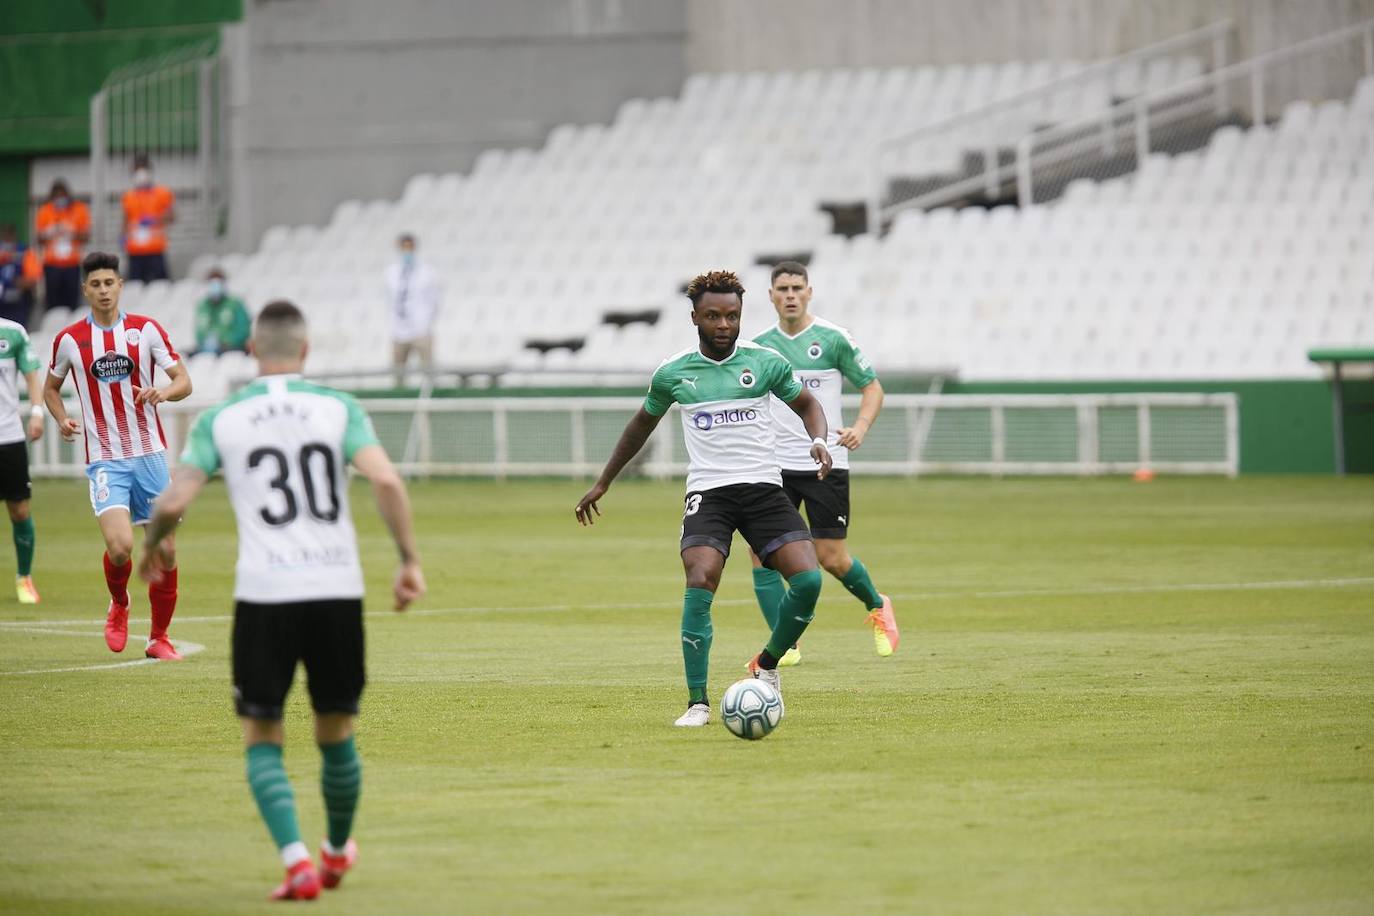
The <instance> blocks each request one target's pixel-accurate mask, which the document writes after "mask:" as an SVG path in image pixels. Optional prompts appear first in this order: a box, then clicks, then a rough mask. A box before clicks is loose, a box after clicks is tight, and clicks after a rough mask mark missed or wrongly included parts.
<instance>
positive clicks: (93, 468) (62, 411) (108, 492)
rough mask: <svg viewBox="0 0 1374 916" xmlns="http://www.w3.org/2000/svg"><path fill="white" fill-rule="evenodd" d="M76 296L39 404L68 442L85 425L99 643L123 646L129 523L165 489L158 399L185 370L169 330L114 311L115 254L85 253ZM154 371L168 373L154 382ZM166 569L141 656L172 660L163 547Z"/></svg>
mask: <svg viewBox="0 0 1374 916" xmlns="http://www.w3.org/2000/svg"><path fill="white" fill-rule="evenodd" d="M81 276H82V281H81V293H82V295H84V296H85V297H86V301H87V302H88V303H90V306H91V313H90V315H89V316H87V317H86V318H83V319H81V320H80V321H78V322H76V323H75V324H72V325H68V326H67V327H65V328H63V329H62V330H61V331H60V332H59V333H58V335H57V337H56V339H54V340H53V345H52V363H51V365H50V366H49V367H48V380H47V382H46V384H45V385H44V386H43V401H44V403H46V404H47V405H48V412H49V413H51V414H52V417H53V419H54V420H56V421H57V428H58V431H59V432H61V433H62V437H63V438H64V439H66V440H67V441H69V442H70V441H72V440H73V439H75V438H76V436H77V435H78V434H79V433H80V432H81V431H82V427H84V428H85V440H86V476H87V477H88V478H89V479H90V488H91V508H92V509H94V510H95V516H96V522H97V523H98V524H99V525H100V533H101V535H102V536H103V537H104V539H105V587H106V588H108V589H109V591H110V605H109V607H108V609H107V610H106V612H105V644H106V645H107V646H109V647H110V650H111V651H113V652H122V651H124V645H125V643H126V642H127V641H128V638H129V573H130V572H131V571H132V570H133V562H132V560H131V554H132V551H133V548H134V529H133V526H134V525H143V524H146V523H147V521H148V513H149V512H150V511H151V509H152V505H153V500H154V499H156V498H157V495H158V494H159V493H161V492H162V490H163V488H164V487H166V486H167V459H166V456H165V454H164V452H165V451H166V449H167V440H166V438H165V437H164V436H163V435H162V421H161V420H160V419H158V415H157V405H158V404H161V403H162V402H163V401H180V400H181V399H182V398H185V397H186V396H187V395H189V394H190V393H191V376H190V375H188V374H187V372H186V367H185V366H184V365H182V362H181V357H179V356H177V351H176V350H175V349H174V348H173V347H172V342H171V340H170V339H168V337H167V332H166V331H164V330H163V329H162V325H160V324H158V323H157V322H156V321H154V320H153V319H151V318H147V317H144V316H143V315H129V314H126V313H124V312H121V311H120V310H119V297H120V293H122V292H123V290H124V281H123V280H121V279H120V277H119V258H118V257H116V256H115V255H112V254H107V253H105V252H101V251H93V252H91V253H90V254H88V255H86V258H85V260H83V261H82V262H81ZM156 369H161V370H162V371H163V372H165V373H166V374H167V377H168V378H169V379H170V380H171V384H169V385H168V386H167V387H166V388H157V387H155V386H154V385H153V381H154V371H155V370H156ZM68 373H70V374H71V375H72V376H73V379H72V380H73V381H74V382H75V383H76V394H77V398H78V399H79V400H80V402H81V423H77V422H76V420H74V419H72V418H71V417H69V416H67V410H66V408H65V407H64V406H63V404H62V383H63V381H64V380H65V379H66V377H67V375H68ZM167 564H168V571H167V575H166V576H165V577H163V579H162V580H161V581H160V582H158V583H157V584H156V585H151V586H149V587H148V604H149V605H150V606H151V616H152V628H151V629H150V630H149V632H148V645H147V647H146V648H145V649H144V654H145V655H147V656H148V657H149V658H157V659H162V660H164V661H175V660H177V659H180V658H181V656H180V655H179V654H177V650H176V648H175V647H174V646H173V645H172V641H171V640H170V639H169V638H168V636H167V628H168V626H170V625H171V622H172V614H173V613H174V612H175V611H176V606H177V574H176V561H175V558H174V555H173V550H172V545H171V544H168V545H167Z"/></svg>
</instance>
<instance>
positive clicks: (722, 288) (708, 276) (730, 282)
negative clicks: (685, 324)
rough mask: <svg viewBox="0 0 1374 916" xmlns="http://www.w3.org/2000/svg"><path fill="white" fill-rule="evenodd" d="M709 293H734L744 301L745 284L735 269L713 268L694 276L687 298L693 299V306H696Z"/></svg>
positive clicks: (688, 287)
mask: <svg viewBox="0 0 1374 916" xmlns="http://www.w3.org/2000/svg"><path fill="white" fill-rule="evenodd" d="M707 293H734V294H735V295H736V296H739V297H740V301H741V302H743V301H744V284H743V283H741V282H739V277H737V276H735V274H734V272H733V271H729V270H713V271H710V272H709V273H704V274H698V275H697V276H695V277H693V278H692V282H691V283H688V284H687V298H688V299H691V300H692V307H693V308H696V306H697V303H699V302H700V301H701V297H702V296H704V295H706V294H707Z"/></svg>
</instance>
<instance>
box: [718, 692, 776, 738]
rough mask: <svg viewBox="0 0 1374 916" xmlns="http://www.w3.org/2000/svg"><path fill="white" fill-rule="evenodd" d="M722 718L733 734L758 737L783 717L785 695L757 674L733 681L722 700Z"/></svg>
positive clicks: (774, 726) (772, 727)
mask: <svg viewBox="0 0 1374 916" xmlns="http://www.w3.org/2000/svg"><path fill="white" fill-rule="evenodd" d="M720 718H721V721H722V722H724V723H725V727H726V728H728V729H730V734H732V735H734V736H735V737H737V738H748V739H749V740H750V741H756V740H758V739H759V738H762V737H763V736H764V735H767V734H768V733H769V732H771V731H772V730H773V729H775V728H777V727H778V723H779V722H781V721H782V697H780V696H778V692H777V691H776V690H774V689H773V688H772V686H771V685H769V684H766V683H764V682H763V681H760V680H758V679H757V678H752V677H750V678H745V679H744V680H742V681H737V682H735V683H734V684H731V685H730V686H729V687H728V688H726V690H725V696H724V697H722V698H721V701H720Z"/></svg>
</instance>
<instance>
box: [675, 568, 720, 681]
mask: <svg viewBox="0 0 1374 916" xmlns="http://www.w3.org/2000/svg"><path fill="white" fill-rule="evenodd" d="M715 597H716V596H715V594H714V593H713V592H708V591H707V590H706V589H704V588H689V589H687V591H686V593H685V594H684V595H683V596H682V667H683V668H684V669H685V670H686V672H687V698H688V702H691V703H705V702H707V699H706V669H707V667H708V666H709V665H710V662H711V602H712V601H713V600H715Z"/></svg>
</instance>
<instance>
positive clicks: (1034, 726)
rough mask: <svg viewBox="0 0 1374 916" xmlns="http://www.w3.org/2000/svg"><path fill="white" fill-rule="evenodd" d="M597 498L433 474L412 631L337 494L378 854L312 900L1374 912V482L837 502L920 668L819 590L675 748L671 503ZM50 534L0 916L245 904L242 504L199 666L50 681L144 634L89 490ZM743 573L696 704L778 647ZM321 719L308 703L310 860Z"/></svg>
mask: <svg viewBox="0 0 1374 916" xmlns="http://www.w3.org/2000/svg"><path fill="white" fill-rule="evenodd" d="M582 490H583V486H582V485H580V484H578V483H574V482H547V481H539V482H509V483H495V482H448V481H432V482H421V483H417V484H416V485H414V486H413V488H412V493H413V496H414V501H415V505H416V510H417V516H418V525H419V529H420V532H421V537H422V545H423V552H424V559H425V566H426V570H427V573H428V576H429V585H430V593H429V595H428V597H427V598H426V599H425V600H424V601H423V602H422V603H421V605H420V606H419V607H418V608H417V609H416V612H414V613H411V614H408V615H405V616H399V615H391V614H390V613H389V610H388V609H387V605H386V594H387V586H388V583H389V579H390V573H391V570H392V556H393V555H392V551H391V549H390V547H389V544H388V542H387V539H386V538H385V536H384V533H383V531H382V528H381V525H380V522H379V521H378V519H377V517H376V514H375V512H374V511H373V509H372V506H371V500H370V497H369V496H368V495H367V493H366V491H365V490H364V489H362V488H359V487H355V489H354V495H353V500H354V514H355V517H356V518H357V519H358V521H359V527H360V533H361V538H362V543H363V552H364V562H365V566H366V568H367V574H368V596H369V609H370V610H371V611H372V612H373V613H372V616H370V617H369V619H368V640H369V645H368V650H369V663H370V677H371V682H370V686H369V689H368V692H367V694H366V696H365V698H364V708H363V716H362V720H361V725H360V738H359V741H360V746H361V748H362V752H363V756H364V765H365V783H364V794H363V801H362V807H361V810H360V814H359V819H358V823H357V831H356V835H357V837H358V840H359V843H360V845H361V848H362V858H361V861H360V864H359V866H358V868H357V869H356V871H355V872H354V873H352V874H351V875H350V876H349V878H348V880H347V881H346V882H345V883H344V886H343V887H342V888H341V889H340V890H339V891H337V892H327V893H326V896H325V898H324V899H322V900H321V901H319V902H318V903H317V904H315V908H316V909H317V910H320V911H323V912H333V913H382V912H404V913H412V914H419V913H430V912H443V913H460V912H461V913H517V912H540V911H542V912H560V913H645V912H665V913H740V912H751V911H757V910H761V909H767V910H769V911H772V910H776V911H777V912H783V913H853V912H930V913H986V912H1002V913H1012V912H1040V913H1044V912H1053V913H1100V912H1124V913H1160V912H1197V913H1203V912H1206V913H1219V912H1221V913H1225V912H1237V913H1240V912H1245V913H1369V912H1371V911H1374V864H1372V863H1374V480H1371V479H1368V478H1365V479H1348V480H1338V479H1279V478H1267V479H1266V478H1254V479H1246V478H1242V479H1239V480H1234V481H1228V480H1217V479H1206V480H1174V479H1162V480H1159V481H1156V482H1154V483H1151V484H1144V485H1142V484H1133V483H1131V482H1129V481H1121V480H1060V479H1056V480H1043V481H1041V480H1020V479H1016V480H1001V481H998V480H947V479H938V480H921V481H899V480H877V479H866V478H860V479H857V480H856V487H855V492H856V500H855V512H854V525H855V527H854V532H855V534H854V537H853V538H852V542H851V543H852V549H853V550H854V553H855V554H856V555H857V556H860V557H862V558H863V559H864V560H865V562H866V563H867V564H868V566H869V568H870V569H871V570H872V571H873V574H874V578H875V580H876V581H877V583H878V585H879V587H880V588H881V589H883V590H884V591H886V592H889V593H890V594H892V595H893V596H894V597H895V598H896V607H897V612H898V619H899V621H900V622H901V624H902V627H903V637H904V639H903V643H902V646H901V650H900V651H899V652H898V654H897V655H895V656H894V657H892V658H890V659H879V658H877V657H876V656H875V655H874V653H873V649H872V639H871V637H870V636H869V635H868V633H867V631H866V630H865V629H864V628H863V627H862V619H863V617H862V612H861V609H860V608H859V606H858V604H857V602H855V601H854V600H853V599H852V598H850V597H849V596H848V595H847V594H846V593H845V592H844V591H843V589H842V588H841V587H840V586H839V584H838V583H837V582H835V581H834V580H833V579H830V578H828V577H827V579H826V583H825V590H824V592H823V594H822V599H821V605H820V608H819V610H818V615H817V619H816V623H815V625H814V626H813V627H812V629H811V631H810V632H809V633H808V634H807V636H806V638H805V639H804V641H803V643H802V646H803V651H804V661H803V664H802V665H801V667H799V668H794V669H790V670H787V671H785V672H784V675H783V686H784V690H785V695H786V699H787V718H786V719H785V720H784V721H783V723H782V725H781V726H780V727H779V728H778V730H777V731H776V732H775V733H774V734H773V735H772V736H770V737H769V738H767V739H766V740H764V741H759V742H745V741H740V740H738V739H735V738H733V737H731V736H730V735H729V734H728V733H727V732H726V731H725V729H724V728H723V727H722V726H720V725H719V724H718V723H716V722H713V723H712V725H711V727H710V728H708V729H705V730H703V731H692V732H685V731H680V730H676V729H673V728H672V727H671V726H670V723H671V721H672V719H673V718H674V717H675V716H676V715H677V714H678V713H679V712H681V709H682V707H683V704H684V701H685V690H684V688H683V686H682V683H681V656H680V654H679V642H678V635H677V629H678V616H679V610H680V605H679V600H680V597H681V590H682V583H681V573H680V567H679V565H678V560H677V555H676V549H675V545H676V538H677V535H678V525H679V511H680V505H681V501H680V500H681V495H680V493H681V490H680V485H679V484H676V483H649V482H636V481H625V482H622V483H621V484H619V485H617V486H616V487H615V488H613V489H612V491H611V492H610V494H609V495H608V496H607V498H606V500H605V501H604V503H603V505H602V508H603V510H604V511H605V515H604V517H603V518H602V519H601V521H600V523H599V524H598V525H597V526H596V527H595V528H593V529H591V530H583V529H579V528H578V527H577V526H576V524H575V523H574V521H573V517H572V508H573V504H574V503H575V501H576V500H577V498H578V497H579V496H580V495H581V493H582ZM34 512H35V518H36V519H37V524H38V538H39V542H38V561H37V568H36V578H37V582H38V585H39V587H40V589H41V590H42V593H43V596H44V601H43V604H41V605H39V606H38V607H37V608H21V607H20V606H18V605H17V604H15V603H14V601H13V598H12V596H11V595H10V594H9V592H8V591H6V592H5V593H4V599H3V600H0V910H2V911H4V912H7V913H62V912H88V913H102V914H106V913H131V914H132V913H137V914H150V913H173V912H176V913H239V912H257V911H260V910H261V909H262V908H263V907H264V906H265V904H264V902H263V899H264V897H265V895H266V893H267V891H268V890H269V889H270V888H271V886H273V885H274V884H275V883H276V881H277V880H279V878H280V869H279V867H278V863H277V859H276V855H275V851H274V850H273V849H272V847H271V843H270V841H269V839H268V836H267V832H266V829H265V828H264V827H263V826H262V824H261V822H260V821H259V819H258V816H257V813H256V811H255V809H254V807H253V804H252V800H251V796H250V795H249V792H248V788H247V786H246V784H245V780H244V776H243V757H242V751H241V748H240V744H239V737H238V732H237V727H236V722H235V720H234V718H233V715H232V709H231V706H230V696H229V676H228V664H229V659H228V634H229V624H228V620H227V616H226V615H227V614H228V613H229V611H230V608H231V604H230V587H231V579H232V575H233V563H234V555H235V538H234V533H233V529H232V523H231V517H230V514H229V511H228V507H227V504H226V501H225V498H224V492H223V489H222V487H221V486H219V485H218V484H216V485H214V486H212V487H211V488H210V489H209V490H208V491H207V492H206V493H205V495H204V496H203V497H202V499H201V501H200V502H199V503H198V504H197V505H196V507H195V509H194V511H193V513H192V514H191V516H190V517H189V518H188V519H187V523H186V526H185V528H184V530H183V534H182V537H181V556H182V578H181V583H182V592H181V604H180V608H179V611H178V619H177V621H176V622H175V623H174V625H173V631H172V632H173V636H174V637H176V638H179V639H182V640H191V641H194V642H197V643H200V644H202V645H204V646H205V647H206V648H205V650H204V651H203V652H200V653H199V654H197V655H195V656H193V657H191V658H189V659H188V660H187V661H186V662H184V663H182V664H149V665H138V666H132V667H123V668H107V669H97V670H67V671H54V670H52V669H71V668H82V667H83V666H89V665H98V664H108V663H112V662H117V661H123V660H127V659H128V658H130V657H131V655H132V657H134V658H137V657H138V656H137V655H135V654H132V653H136V652H137V651H138V650H139V649H140V648H141V645H142V643H141V641H139V640H137V639H131V640H130V650H128V651H127V652H126V654H125V656H121V657H118V658H116V657H114V656H112V655H111V654H110V653H109V652H108V651H107V650H106V649H105V646H104V644H103V642H102V641H101V639H100V622H101V619H102V617H103V612H104V607H105V601H106V598H105V593H104V583H103V579H102V577H101V575H100V572H99V569H100V567H99V560H100V547H99V544H98V535H97V531H96V527H95V524H94V522H93V521H92V519H91V518H90V512H89V508H88V506H87V504H86V501H85V488H84V486H83V485H82V484H81V483H77V482H74V481H66V482H63V481H41V482H40V483H39V485H38V488H37V492H36V498H35V502H34ZM737 550H739V552H738V553H737V555H736V556H735V558H734V559H733V560H732V561H731V563H730V565H729V566H728V567H727V570H726V577H725V582H724V583H723V585H722V589H721V593H720V595H719V597H718V600H717V605H716V613H715V621H716V638H715V648H714V657H713V668H712V684H711V693H712V698H713V700H716V701H718V700H719V696H720V693H721V692H722V691H723V690H724V688H725V687H726V686H727V685H728V684H729V683H730V682H731V681H733V680H735V679H736V678H738V677H740V676H742V674H743V665H744V663H745V661H746V660H747V659H748V658H749V657H750V656H751V655H752V654H753V653H754V652H755V651H757V650H758V648H759V646H760V645H761V644H762V642H763V639H764V633H763V628H762V622H761V617H760V614H759V612H758V610H757V608H756V607H755V606H754V605H753V601H752V591H751V589H750V577H749V570H748V561H747V558H746V557H745V555H744V554H743V550H742V548H740V547H739V546H737ZM0 556H5V557H7V556H9V554H8V551H7V548H6V549H0ZM5 562H9V561H8V560H5ZM134 595H135V605H134V610H133V613H132V614H131V623H132V627H131V629H132V632H133V633H135V634H144V633H146V631H147V623H146V621H147V617H146V614H147V599H146V592H144V590H143V589H142V588H141V587H140V588H138V589H135V590H134ZM54 621H55V622H54ZM65 621H85V622H84V623H66V622H65ZM18 672H42V673H18ZM307 723H308V707H307V701H306V698H305V694H304V690H303V685H301V684H300V683H299V682H298V685H297V689H296V690H295V691H294V692H293V694H292V697H291V700H290V702H289V711H288V718H287V766H288V770H289V772H290V774H291V777H292V779H293V782H294V784H295V788H296V796H297V801H298V805H299V808H300V814H301V821H302V828H303V830H304V831H305V835H306V837H307V840H308V842H310V844H311V845H312V846H314V845H315V844H316V843H317V841H318V839H319V837H320V836H322V835H323V830H324V826H323V814H322V810H321V807H322V806H321V801H320V797H319V784H318V766H319V762H318V754H317V752H316V751H315V749H314V747H313V746H312V744H311V742H310V740H309V730H308V724H307Z"/></svg>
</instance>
